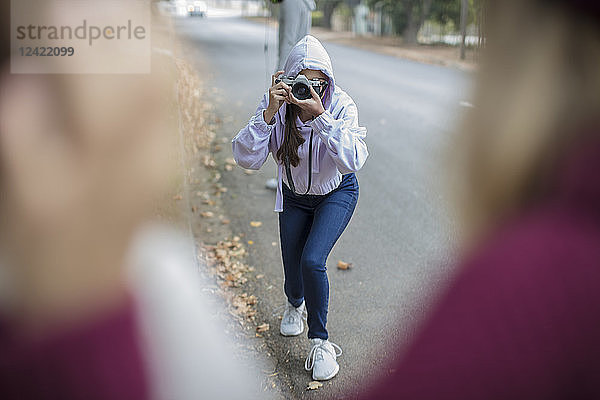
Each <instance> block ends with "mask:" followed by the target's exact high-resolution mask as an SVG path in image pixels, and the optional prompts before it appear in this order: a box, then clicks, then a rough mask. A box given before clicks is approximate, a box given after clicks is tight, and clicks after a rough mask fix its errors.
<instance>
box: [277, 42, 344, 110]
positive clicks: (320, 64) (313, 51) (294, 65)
mask: <svg viewBox="0 0 600 400" xmlns="http://www.w3.org/2000/svg"><path fill="white" fill-rule="evenodd" d="M303 69H314V70H319V71H321V72H323V73H324V74H325V75H327V78H329V85H328V86H327V91H326V92H325V95H324V96H323V105H324V106H325V108H327V107H328V106H329V104H330V103H331V96H332V95H333V91H334V90H335V79H334V78H333V67H332V65H331V58H329V54H327V51H326V50H325V48H324V47H323V45H322V44H321V42H319V40H318V39H317V38H315V37H314V36H311V35H306V36H304V37H303V38H302V39H300V41H299V42H298V43H296V45H295V46H294V47H293V48H292V50H291V51H290V54H289V55H288V58H287V61H286V62H285V67H284V71H285V73H284V75H285V76H296V75H298V73H299V72H300V71H302V70H303Z"/></svg>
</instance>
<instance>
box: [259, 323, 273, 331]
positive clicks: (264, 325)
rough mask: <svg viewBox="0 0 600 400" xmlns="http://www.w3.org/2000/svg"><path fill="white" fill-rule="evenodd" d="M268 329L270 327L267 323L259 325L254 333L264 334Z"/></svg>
mask: <svg viewBox="0 0 600 400" xmlns="http://www.w3.org/2000/svg"><path fill="white" fill-rule="evenodd" d="M269 328H270V326H269V324H267V323H264V324H260V325H259V326H257V327H256V332H266V331H268V330H269Z"/></svg>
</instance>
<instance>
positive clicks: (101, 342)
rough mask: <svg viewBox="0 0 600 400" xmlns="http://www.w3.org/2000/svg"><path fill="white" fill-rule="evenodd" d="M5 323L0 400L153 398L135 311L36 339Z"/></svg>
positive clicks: (0, 330) (0, 339)
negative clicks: (18, 334)
mask: <svg viewBox="0 0 600 400" xmlns="http://www.w3.org/2000/svg"><path fill="white" fill-rule="evenodd" d="M9 328H10V327H9V326H6V325H2V324H0V399H7V400H12V399H19V400H26V399H56V400H76V399H77V400H79V399H81V400H84V399H85V400H106V399H111V400H142V399H147V398H149V390H148V382H147V377H146V373H145V364H144V360H143V357H142V354H141V351H140V349H139V336H138V329H137V325H136V318H135V307H134V303H133V302H129V303H128V304H126V305H124V306H123V307H121V308H120V309H117V310H114V311H112V312H110V313H109V314H107V315H104V316H103V317H100V318H97V319H96V320H94V321H91V322H88V323H85V324H82V325H80V326H77V327H75V328H73V329H69V330H68V331H63V332H60V333H56V334H53V335H50V336H47V337H44V338H42V339H39V340H36V341H32V340H24V339H23V338H21V337H16V336H14V335H11V333H10V329H9Z"/></svg>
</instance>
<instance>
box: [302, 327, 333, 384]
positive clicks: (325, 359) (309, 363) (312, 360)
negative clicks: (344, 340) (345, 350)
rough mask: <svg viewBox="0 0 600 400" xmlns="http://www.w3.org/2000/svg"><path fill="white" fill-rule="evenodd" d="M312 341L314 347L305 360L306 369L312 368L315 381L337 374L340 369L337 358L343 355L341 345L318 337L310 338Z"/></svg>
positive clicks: (324, 379)
mask: <svg viewBox="0 0 600 400" xmlns="http://www.w3.org/2000/svg"><path fill="white" fill-rule="evenodd" d="M310 343H311V346H312V347H311V349H310V351H309V352H308V356H306V360H305V361H304V369H306V370H307V371H310V370H312V378H313V380H315V381H326V380H328V379H331V378H333V377H334V376H336V375H337V373H338V372H339V370H340V366H339V364H338V363H337V361H336V358H337V357H339V356H341V355H342V349H341V348H340V346H338V345H337V344H335V343H331V342H330V341H329V340H323V339H318V338H315V339H310ZM337 351H339V353H338V352H337Z"/></svg>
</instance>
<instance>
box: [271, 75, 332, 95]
mask: <svg viewBox="0 0 600 400" xmlns="http://www.w3.org/2000/svg"><path fill="white" fill-rule="evenodd" d="M279 82H283V83H285V84H286V85H288V86H291V87H292V94H293V95H294V97H295V98H297V99H298V100H306V99H310V98H311V97H312V95H311V94H310V87H311V86H312V87H313V88H314V89H315V92H317V93H318V94H319V96H321V95H322V94H323V90H325V86H327V85H323V84H322V83H321V81H319V80H318V79H312V80H308V78H307V77H306V76H304V75H298V76H297V77H295V78H294V77H290V76H283V77H281V78H277V79H275V83H279Z"/></svg>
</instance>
